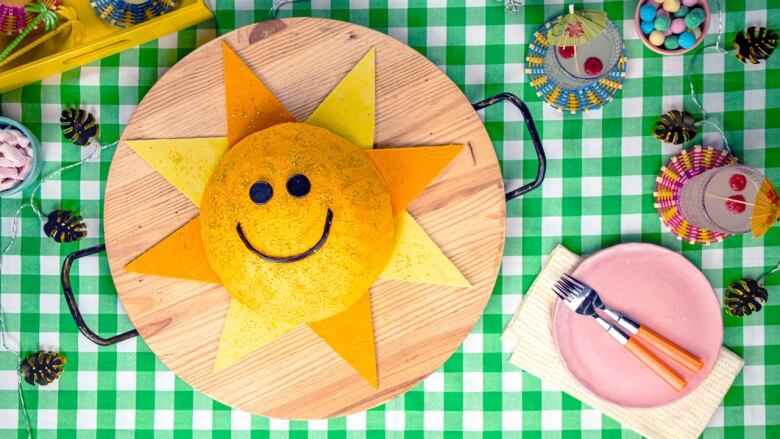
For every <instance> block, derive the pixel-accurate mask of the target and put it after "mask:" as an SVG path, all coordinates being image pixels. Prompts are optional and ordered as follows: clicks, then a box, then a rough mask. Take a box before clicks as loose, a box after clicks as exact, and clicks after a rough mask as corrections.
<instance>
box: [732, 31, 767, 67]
mask: <svg viewBox="0 0 780 439" xmlns="http://www.w3.org/2000/svg"><path fill="white" fill-rule="evenodd" d="M777 39H778V35H777V32H775V31H773V30H772V29H767V28H765V27H755V26H751V27H749V28H747V29H745V30H743V31H741V32H739V33H737V36H736V38H734V48H735V49H737V53H736V55H737V59H738V60H739V61H740V62H741V63H743V64H747V63H748V62H749V63H751V64H758V63H760V62H761V61H762V60H765V59H767V58H769V56H770V55H772V52H774V51H775V48H777Z"/></svg>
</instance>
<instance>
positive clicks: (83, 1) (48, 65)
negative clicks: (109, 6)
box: [0, 0, 212, 93]
mask: <svg viewBox="0 0 780 439" xmlns="http://www.w3.org/2000/svg"><path fill="white" fill-rule="evenodd" d="M61 3H62V4H63V5H64V6H70V7H71V8H74V9H75V10H76V11H77V12H78V20H79V21H80V22H81V23H82V24H83V25H84V28H85V36H84V38H83V39H82V40H81V41H80V42H79V43H78V44H76V45H73V44H69V43H68V38H67V36H68V35H67V32H61V33H60V34H58V35H55V36H54V37H53V38H51V40H49V41H47V42H46V43H44V44H42V45H40V46H39V47H36V48H35V49H33V50H31V51H30V52H29V53H25V54H24V55H23V56H20V57H19V58H18V59H15V60H13V61H12V62H9V63H8V64H7V65H4V66H2V67H0V93H5V92H6V91H8V90H12V89H15V88H17V87H21V86H23V85H26V84H30V83H32V82H36V81H40V80H41V79H43V78H46V77H48V76H51V75H55V74H57V73H60V72H64V71H66V70H70V69H73V68H75V67H78V66H81V65H84V64H88V63H91V62H93V61H96V60H98V59H101V58H104V57H106V56H109V55H113V54H115V53H118V52H121V51H123V50H127V49H129V48H131V47H134V46H137V45H139V44H142V43H145V42H147V41H151V40H153V39H155V38H159V37H161V36H163V35H166V34H169V33H171V32H176V31H178V30H181V29H184V28H187V27H190V26H192V25H195V24H198V23H200V22H203V21H206V20H208V19H210V18H211V17H212V13H211V10H209V8H208V7H206V5H205V3H204V2H203V0H180V2H179V4H178V5H177V6H176V8H175V9H173V10H172V11H170V12H168V13H167V14H164V15H161V16H159V17H157V18H154V19H152V20H149V21H146V22H144V23H140V24H137V25H135V26H131V27H129V28H127V29H121V28H118V27H114V26H112V25H110V24H108V23H106V22H105V21H103V20H102V19H101V18H100V17H99V16H98V15H97V14H95V12H94V11H93V10H92V7H91V6H90V5H89V0H64V1H62V2H61ZM38 35H40V34H38ZM28 39H29V40H34V39H35V36H33V35H31V36H30V37H29V38H28ZM8 41H10V37H6V36H3V37H2V42H3V43H6V44H7V42H8ZM3 45H4V44H3ZM17 50H18V49H17Z"/></svg>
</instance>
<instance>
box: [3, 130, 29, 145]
mask: <svg viewBox="0 0 780 439" xmlns="http://www.w3.org/2000/svg"><path fill="white" fill-rule="evenodd" d="M6 132H9V133H11V134H13V136H14V139H15V140H16V144H17V145H19V146H21V147H22V148H27V147H28V146H29V145H30V139H28V138H27V136H25V135H24V134H22V132H21V131H18V130H15V129H13V128H9V129H7V130H6Z"/></svg>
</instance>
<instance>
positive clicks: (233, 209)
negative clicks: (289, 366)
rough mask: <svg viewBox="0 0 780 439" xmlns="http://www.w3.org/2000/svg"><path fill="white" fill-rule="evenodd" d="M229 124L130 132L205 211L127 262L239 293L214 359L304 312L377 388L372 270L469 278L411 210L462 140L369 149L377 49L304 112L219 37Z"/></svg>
mask: <svg viewBox="0 0 780 439" xmlns="http://www.w3.org/2000/svg"><path fill="white" fill-rule="evenodd" d="M222 47H223V63H224V84H225V96H226V109H227V137H218V138H191V139H153V140H130V141H128V142H127V143H128V145H129V146H130V147H131V148H132V149H133V150H134V151H135V152H136V153H138V154H139V155H140V156H141V157H143V159H144V160H145V161H146V162H147V163H149V165H151V166H152V167H153V168H155V169H156V170H157V171H158V172H159V173H160V174H161V175H162V176H163V177H165V178H166V179H167V180H168V181H169V182H170V183H171V184H173V185H174V186H175V187H176V188H177V189H178V190H179V191H180V192H181V193H182V194H183V195H184V196H186V197H187V198H189V199H190V200H191V201H192V202H193V203H195V204H196V205H197V206H198V207H199V208H200V215H199V216H198V217H196V218H194V219H193V220H191V221H190V222H189V223H187V224H186V225H185V226H183V227H182V228H180V229H179V230H177V231H175V232H174V233H173V234H171V235H170V236H168V237H167V238H165V239H163V240H162V241H161V242H160V243H158V244H157V245H155V246H154V247H152V248H151V249H149V250H147V251H146V252H145V253H143V254H142V255H141V256H139V257H138V258H137V259H135V260H134V261H132V262H131V263H130V264H128V265H127V267H126V269H127V270H128V271H132V272H136V273H142V274H147V275H157V276H167V277H174V278H180V279H187V280H196V281H201V282H211V283H219V284H222V285H224V286H225V288H226V290H227V292H228V294H230V296H231V297H232V299H233V300H232V301H231V303H230V306H229V309H228V314H227V318H226V320H225V324H224V328H223V331H222V336H221V339H220V345H219V348H218V350H217V357H216V360H215V363H214V372H215V373H218V372H220V371H222V370H223V369H225V368H228V367H230V366H231V365H233V364H235V363H236V362H238V360H240V359H241V358H242V357H243V356H245V355H247V354H249V353H250V352H252V351H254V350H257V349H259V348H260V347H262V346H264V345H266V344H268V343H270V342H272V341H273V340H275V339H277V338H279V337H281V336H282V335H284V334H285V333H287V332H289V331H290V330H291V329H293V328H294V327H296V326H298V325H301V324H306V325H308V326H309V327H310V328H311V329H312V330H314V331H315V332H316V333H317V334H318V335H319V336H320V337H321V338H322V339H323V340H324V341H325V342H326V343H328V344H329V345H330V346H331V347H332V348H333V349H334V350H335V351H336V352H337V353H338V354H339V355H340V356H341V357H342V358H344V360H345V361H347V362H348V363H349V364H350V365H351V366H352V367H353V368H354V369H355V370H356V371H357V372H358V373H359V374H360V375H361V376H363V377H364V378H365V379H366V380H367V381H368V382H369V383H370V384H371V385H372V386H374V387H377V385H378V380H377V368H376V354H375V349H374V338H373V324H372V315H371V302H370V288H371V285H372V284H373V283H374V282H375V281H376V280H377V279H396V280H401V281H408V282H426V283H435V284H444V285H451V286H454V287H467V286H469V283H468V281H467V280H466V279H465V278H464V277H463V275H462V274H461V273H460V271H459V270H458V269H457V268H456V267H455V266H454V265H453V264H452V262H451V261H450V260H449V259H448V258H447V257H446V256H445V255H444V254H443V253H442V251H441V250H440V249H439V248H438V246H436V244H435V243H433V241H432V240H431V239H430V238H429V237H428V235H427V234H426V233H425V231H424V230H423V229H422V227H420V225H419V224H417V222H416V221H415V220H414V218H413V217H412V216H411V215H410V214H409V213H408V212H407V211H406V205H407V204H408V203H409V202H411V201H412V200H413V199H414V198H416V197H417V195H418V194H419V193H420V192H422V191H423V190H424V189H425V187H426V186H427V185H428V184H429V183H430V181H431V180H433V179H434V178H435V177H436V176H437V175H438V174H439V173H440V171H441V170H442V169H443V168H444V167H446V166H447V164H448V163H449V162H450V161H451V160H452V159H453V158H454V157H455V156H456V155H457V154H458V153H459V152H460V151H461V150H462V149H463V146H462V145H445V146H416V147H408V148H386V149H373V143H374V118H375V116H374V113H375V96H374V95H375V93H374V88H375V62H374V57H375V51H374V49H371V50H370V51H369V52H368V53H367V54H366V55H365V56H364V57H363V58H362V59H361V60H360V61H359V62H358V64H357V65H356V66H355V67H353V68H352V70H351V71H350V72H349V73H347V75H346V76H345V77H344V78H343V79H342V80H341V82H340V83H339V84H338V85H337V86H336V88H335V89H333V91H332V92H331V93H330V94H329V95H328V97H326V98H325V100H324V101H323V102H322V103H321V104H320V106H319V107H318V108H317V109H316V110H315V111H314V113H313V114H312V115H311V116H310V117H309V118H308V119H307V120H306V121H305V123H298V122H295V120H294V118H293V116H292V115H291V114H290V112H288V111H287V109H286V108H285V107H284V105H283V104H282V103H281V102H280V101H279V100H278V99H277V98H276V97H275V96H274V95H273V94H272V93H271V91H270V90H269V89H268V88H267V87H266V86H265V85H264V84H263V82H262V81H261V80H260V79H259V78H258V77H257V76H256V75H255V74H254V73H253V72H252V71H251V69H250V68H249V67H248V66H247V65H246V64H245V63H244V62H243V61H242V60H241V58H240V57H239V56H238V55H237V54H236V53H235V52H234V51H233V50H232V49H231V48H230V47H229V46H228V45H227V44H226V43H223V45H222Z"/></svg>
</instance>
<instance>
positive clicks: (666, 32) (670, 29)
mask: <svg viewBox="0 0 780 439" xmlns="http://www.w3.org/2000/svg"><path fill="white" fill-rule="evenodd" d="M673 33H674V32H672V28H671V27H670V28H669V29H666V30H665V31H664V36H665V37H668V36H669V35H671V34H673Z"/></svg>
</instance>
